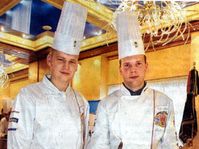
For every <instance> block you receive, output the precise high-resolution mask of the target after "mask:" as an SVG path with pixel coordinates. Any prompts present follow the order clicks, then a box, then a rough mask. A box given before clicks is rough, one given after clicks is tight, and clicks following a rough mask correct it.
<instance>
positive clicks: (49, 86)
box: [42, 75, 71, 94]
mask: <svg viewBox="0 0 199 149" xmlns="http://www.w3.org/2000/svg"><path fill="white" fill-rule="evenodd" d="M50 78H51V75H45V76H44V77H43V80H42V83H43V84H44V85H45V87H46V89H47V90H50V92H52V93H55V94H67V93H69V92H70V90H71V87H70V85H68V87H67V89H66V91H65V92H63V91H60V90H59V89H58V88H57V87H56V86H55V85H54V84H53V83H52V82H51V81H50Z"/></svg>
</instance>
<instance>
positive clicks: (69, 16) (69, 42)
mask: <svg viewBox="0 0 199 149" xmlns="http://www.w3.org/2000/svg"><path fill="white" fill-rule="evenodd" d="M86 18H87V9H86V8H84V7H83V6H81V5H79V4H75V3H70V2H66V1H65V2H64V5H63V8H62V12H61V16H60V18H59V22H58V26H57V30H56V32H55V35H54V41H53V45H52V47H53V49H55V50H58V51H61V52H64V53H66V54H71V55H79V51H80V46H81V41H82V40H83V35H84V29H85V23H86Z"/></svg>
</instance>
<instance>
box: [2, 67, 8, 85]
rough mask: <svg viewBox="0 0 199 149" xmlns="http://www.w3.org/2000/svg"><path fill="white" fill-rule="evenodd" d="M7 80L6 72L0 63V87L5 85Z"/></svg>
mask: <svg viewBox="0 0 199 149" xmlns="http://www.w3.org/2000/svg"><path fill="white" fill-rule="evenodd" d="M8 82H9V78H8V74H7V73H6V72H5V70H4V69H3V67H2V66H1V65H0V88H5V87H7V84H8Z"/></svg>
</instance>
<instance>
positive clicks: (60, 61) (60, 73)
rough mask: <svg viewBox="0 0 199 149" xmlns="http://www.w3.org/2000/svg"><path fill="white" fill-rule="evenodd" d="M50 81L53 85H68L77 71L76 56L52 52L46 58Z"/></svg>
mask: <svg viewBox="0 0 199 149" xmlns="http://www.w3.org/2000/svg"><path fill="white" fill-rule="evenodd" d="M47 64H48V66H49V68H50V73H51V80H52V82H53V83H55V84H59V83H61V84H63V83H64V84H65V83H66V84H68V83H69V82H70V81H71V80H72V79H73V76H74V74H75V72H76V71H77V66H78V56H77V55H69V54H65V53H63V52H60V51H56V50H52V51H51V53H50V54H49V55H48V57H47Z"/></svg>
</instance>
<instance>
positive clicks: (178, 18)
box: [113, 0, 191, 50]
mask: <svg viewBox="0 0 199 149" xmlns="http://www.w3.org/2000/svg"><path fill="white" fill-rule="evenodd" d="M118 3H119V2H118ZM184 6H185V4H184V2H183V1H178V2H177V1H137V0H120V5H119V6H118V8H117V9H116V11H115V12H114V15H113V25H114V24H115V18H116V15H117V14H118V13H121V12H122V11H131V12H132V13H135V14H136V15H137V16H138V20H139V22H140V27H141V28H142V30H143V39H145V37H147V40H148V41H147V43H148V45H147V46H146V49H145V50H147V49H148V48H149V47H153V48H154V46H155V45H162V46H164V45H166V44H168V43H170V42H172V41H174V40H176V39H178V38H182V39H183V40H184V41H185V43H186V42H187V40H188V39H189V36H190V27H191V24H190V23H189V21H188V19H187V17H186V11H185V10H184V9H183V8H184ZM114 26H115V25H114ZM185 33H187V36H186V37H185Z"/></svg>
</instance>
